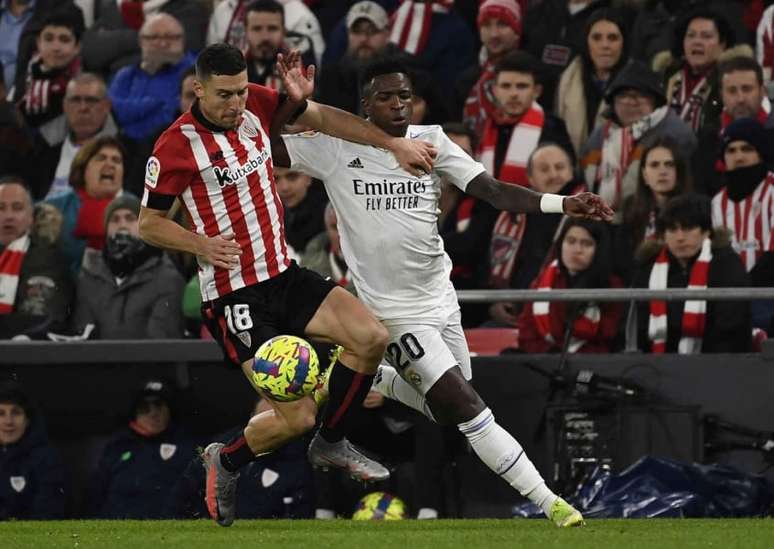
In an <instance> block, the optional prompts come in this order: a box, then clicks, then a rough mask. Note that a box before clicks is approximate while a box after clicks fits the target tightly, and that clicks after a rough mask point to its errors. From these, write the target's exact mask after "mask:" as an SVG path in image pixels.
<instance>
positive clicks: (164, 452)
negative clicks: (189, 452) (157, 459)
mask: <svg viewBox="0 0 774 549" xmlns="http://www.w3.org/2000/svg"><path fill="white" fill-rule="evenodd" d="M175 452H177V445H175V444H167V443H166V442H165V443H163V444H162V445H161V446H160V447H159V454H160V455H161V459H163V460H164V461H167V460H168V459H169V458H171V457H172V456H174V455H175Z"/></svg>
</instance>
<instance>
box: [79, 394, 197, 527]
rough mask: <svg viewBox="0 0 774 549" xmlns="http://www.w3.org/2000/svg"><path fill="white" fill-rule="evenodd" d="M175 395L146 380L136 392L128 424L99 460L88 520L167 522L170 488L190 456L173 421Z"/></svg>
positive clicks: (187, 440) (186, 439)
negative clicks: (93, 518) (148, 520)
mask: <svg viewBox="0 0 774 549" xmlns="http://www.w3.org/2000/svg"><path fill="white" fill-rule="evenodd" d="M174 400H175V393H174V389H173V387H172V386H171V385H170V384H169V383H168V382H166V381H163V380H158V379H151V380H148V381H147V382H145V384H144V386H143V388H142V389H141V390H140V391H139V392H138V393H137V396H136V397H135V400H134V404H133V406H132V410H131V420H130V421H129V424H128V425H127V426H126V427H124V428H123V429H120V430H119V431H117V432H116V433H114V434H113V435H112V437H111V438H110V440H109V441H108V443H107V445H106V446H105V448H104V450H103V451H102V455H101V456H100V458H99V463H98V466H97V470H96V471H95V475H94V480H93V486H92V494H91V498H90V503H91V505H92V513H93V516H95V517H98V518H112V519H159V518H167V517H168V516H169V515H168V509H169V506H170V503H171V496H172V489H173V488H174V486H175V483H177V481H178V479H179V478H180V476H181V474H182V473H183V471H184V470H185V467H186V465H187V464H188V462H189V461H190V460H191V458H192V457H193V456H194V448H195V445H194V441H193V439H192V438H191V437H190V436H189V435H188V434H187V433H186V432H185V430H184V429H183V428H182V427H181V426H180V425H179V424H178V423H177V422H176V421H175V402H174Z"/></svg>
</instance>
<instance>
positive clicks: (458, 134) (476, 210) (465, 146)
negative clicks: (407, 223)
mask: <svg viewBox="0 0 774 549" xmlns="http://www.w3.org/2000/svg"><path fill="white" fill-rule="evenodd" d="M443 130H444V132H445V133H446V135H447V136H448V137H449V139H451V140H452V141H453V142H454V143H456V144H457V145H459V147H460V148H461V149H462V150H463V151H465V152H466V153H468V155H469V156H471V157H473V151H474V150H475V144H476V143H475V135H474V134H473V131H472V130H470V129H469V128H467V127H466V126H465V125H463V124H461V123H459V122H450V123H448V124H444V126H443ZM441 185H442V186H441V199H440V201H439V208H440V209H441V215H440V217H439V220H438V225H439V229H438V232H439V234H440V235H441V238H443V247H444V250H446V253H447V254H449V258H450V259H451V261H452V271H451V281H452V282H453V283H454V287H455V288H457V289H458V290H464V289H476V288H483V287H485V285H486V278H487V275H488V274H489V268H488V262H487V248H486V246H482V245H481V243H482V242H486V241H487V240H489V238H490V237H491V235H492V227H493V226H494V222H495V219H496V218H497V215H498V211H497V210H495V209H494V208H493V207H492V206H491V205H490V204H489V203H488V202H486V201H484V200H478V199H477V198H475V197H473V196H470V195H468V194H465V193H463V192H462V191H461V190H459V188H457V186H456V185H453V184H452V183H450V182H448V181H446V180H445V179H441ZM461 308H462V322H463V325H464V326H465V327H467V326H476V325H478V324H480V323H481V321H482V320H484V318H485V316H486V307H485V306H483V305H481V304H478V303H463V304H462V305H461Z"/></svg>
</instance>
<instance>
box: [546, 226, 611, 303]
mask: <svg viewBox="0 0 774 549" xmlns="http://www.w3.org/2000/svg"><path fill="white" fill-rule="evenodd" d="M573 227H580V228H581V229H586V230H587V231H588V233H589V234H590V235H591V238H593V239H594V242H595V243H596V250H595V251H594V258H593V259H592V260H591V265H589V268H588V269H586V270H585V271H584V272H583V273H579V274H578V276H579V278H578V280H577V287H578V288H609V287H610V273H611V272H612V256H611V250H610V232H609V229H608V227H607V225H606V224H605V223H603V222H601V221H591V220H590V219H581V218H578V217H568V218H565V220H564V222H563V223H562V226H561V228H560V230H559V236H558V237H557V239H556V241H555V242H554V253H555V254H556V259H557V260H558V263H559V267H560V268H561V269H564V270H566V269H567V266H566V265H565V264H564V261H562V243H563V242H564V238H565V237H566V236H567V233H568V232H569V231H570V229H572V228H573Z"/></svg>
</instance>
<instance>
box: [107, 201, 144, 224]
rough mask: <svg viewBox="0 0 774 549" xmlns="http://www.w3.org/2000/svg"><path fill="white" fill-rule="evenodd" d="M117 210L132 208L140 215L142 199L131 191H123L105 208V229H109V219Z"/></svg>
mask: <svg viewBox="0 0 774 549" xmlns="http://www.w3.org/2000/svg"><path fill="white" fill-rule="evenodd" d="M116 210H131V211H133V212H134V213H135V214H136V215H138V216H139V215H140V199H139V198H137V197H136V196H134V195H133V194H131V193H122V194H121V195H120V196H117V197H115V198H114V199H113V200H111V201H110V204H108V205H107V207H106V208H105V229H107V224H108V219H110V216H111V215H113V212H114V211H116Z"/></svg>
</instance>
